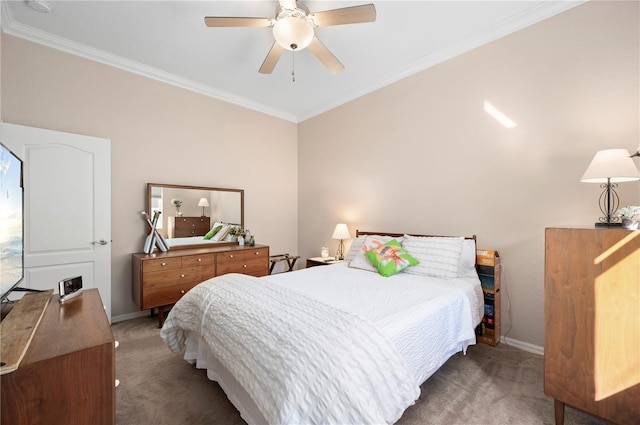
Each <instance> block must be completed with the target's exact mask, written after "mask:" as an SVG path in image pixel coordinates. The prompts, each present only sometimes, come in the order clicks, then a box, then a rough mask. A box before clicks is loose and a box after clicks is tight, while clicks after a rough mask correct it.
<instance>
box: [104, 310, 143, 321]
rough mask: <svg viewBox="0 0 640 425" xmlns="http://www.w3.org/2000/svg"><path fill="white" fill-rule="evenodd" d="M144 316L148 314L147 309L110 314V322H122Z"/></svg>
mask: <svg viewBox="0 0 640 425" xmlns="http://www.w3.org/2000/svg"><path fill="white" fill-rule="evenodd" d="M144 316H149V310H146V311H135V312H133V313H127V314H119V315H117V316H111V323H112V324H113V323H118V322H124V321H125V320H131V319H137V318H138V317H144Z"/></svg>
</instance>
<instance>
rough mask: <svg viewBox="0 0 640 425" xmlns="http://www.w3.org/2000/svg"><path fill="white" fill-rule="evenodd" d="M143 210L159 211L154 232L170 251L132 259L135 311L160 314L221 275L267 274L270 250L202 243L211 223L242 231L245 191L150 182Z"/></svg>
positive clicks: (161, 317)
mask: <svg viewBox="0 0 640 425" xmlns="http://www.w3.org/2000/svg"><path fill="white" fill-rule="evenodd" d="M147 211H148V212H149V215H150V216H152V215H153V214H154V213H155V212H156V211H158V212H160V215H159V219H158V224H157V229H158V232H159V233H160V234H161V235H162V236H163V237H164V238H165V240H166V242H167V245H168V247H169V250H168V251H167V252H162V251H159V250H158V249H157V248H156V249H155V250H154V251H153V252H152V253H151V254H145V253H142V252H140V253H134V254H132V268H133V270H132V271H133V275H132V283H133V284H132V296H133V300H134V301H135V302H136V304H137V305H138V308H140V310H151V312H152V313H153V312H154V311H155V309H158V313H159V314H158V318H159V324H160V326H162V323H163V320H164V310H165V308H167V307H170V306H171V305H173V304H175V303H176V302H177V301H178V300H179V299H180V298H181V297H182V296H183V295H184V294H185V293H186V292H187V291H189V290H190V289H191V288H193V287H194V286H196V285H197V284H199V283H200V282H202V281H204V280H207V279H209V278H212V277H215V276H219V275H222V274H226V273H243V274H248V275H252V276H256V277H260V276H266V275H268V274H269V247H268V246H266V245H254V246H247V245H239V244H238V242H237V241H235V240H232V239H223V240H219V241H212V240H208V239H205V238H204V235H205V234H206V233H207V232H209V230H210V229H211V227H212V226H213V225H214V224H215V223H228V224H233V225H236V226H242V227H244V190H242V189H228V188H215V187H204V186H180V185H174V184H157V183H149V184H148V185H147Z"/></svg>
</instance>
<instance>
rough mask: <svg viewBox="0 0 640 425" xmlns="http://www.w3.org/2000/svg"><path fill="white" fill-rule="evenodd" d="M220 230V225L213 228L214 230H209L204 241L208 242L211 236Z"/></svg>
mask: <svg viewBox="0 0 640 425" xmlns="http://www.w3.org/2000/svg"><path fill="white" fill-rule="evenodd" d="M220 229H222V224H220V225H218V226H215V227H214V228H212V229H211V230H209V231H208V232H207V234H206V235H204V239H205V240H209V239H211V238H212V237H213V235H215V234H216V233H218V232H219V231H220Z"/></svg>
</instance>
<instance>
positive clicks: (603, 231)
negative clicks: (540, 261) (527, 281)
mask: <svg viewBox="0 0 640 425" xmlns="http://www.w3.org/2000/svg"><path fill="white" fill-rule="evenodd" d="M545 245H546V254H545V279H544V286H545V291H544V292H545V300H544V305H545V326H544V331H545V337H544V392H545V394H546V395H548V396H549V397H553V398H554V399H555V415H556V424H558V425H561V424H562V423H563V422H564V405H565V403H566V404H568V405H569V406H572V407H575V408H578V409H580V410H583V411H585V412H589V413H591V414H594V415H597V416H600V417H602V418H604V419H607V420H609V421H612V422H614V423H617V424H638V423H640V231H628V230H624V229H622V228H620V227H619V228H617V229H616V228H608V229H607V228H595V229H594V228H592V229H562V228H557V229H553V228H549V229H546V237H545Z"/></svg>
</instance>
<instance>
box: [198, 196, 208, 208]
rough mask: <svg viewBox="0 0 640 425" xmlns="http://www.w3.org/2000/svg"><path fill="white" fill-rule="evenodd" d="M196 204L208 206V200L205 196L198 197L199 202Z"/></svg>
mask: <svg viewBox="0 0 640 425" xmlns="http://www.w3.org/2000/svg"><path fill="white" fill-rule="evenodd" d="M198 206H199V207H208V206H209V201H207V198H200V202H198Z"/></svg>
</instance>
